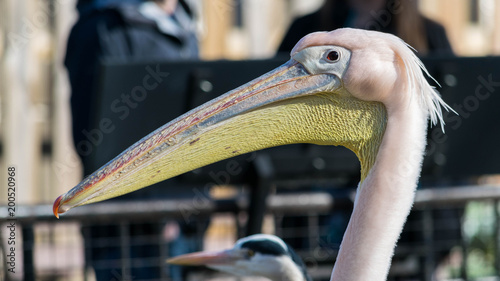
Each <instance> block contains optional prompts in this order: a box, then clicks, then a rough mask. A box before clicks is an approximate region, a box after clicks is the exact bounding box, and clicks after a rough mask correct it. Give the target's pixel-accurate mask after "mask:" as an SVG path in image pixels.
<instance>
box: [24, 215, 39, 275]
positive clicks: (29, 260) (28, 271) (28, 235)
mask: <svg viewBox="0 0 500 281" xmlns="http://www.w3.org/2000/svg"><path fill="white" fill-rule="evenodd" d="M22 237H23V267H24V280H35V276H36V274H35V264H34V261H33V252H34V251H33V250H34V245H33V243H34V242H35V234H34V229H33V225H31V224H25V225H23V226H22Z"/></svg>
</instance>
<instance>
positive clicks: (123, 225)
mask: <svg viewBox="0 0 500 281" xmlns="http://www.w3.org/2000/svg"><path fill="white" fill-rule="evenodd" d="M129 229H130V228H129V224H128V223H127V222H126V221H121V222H120V250H121V259H120V260H121V277H122V278H123V280H126V281H129V280H131V278H132V271H131V257H130V252H131V249H130V247H131V246H130V233H129Z"/></svg>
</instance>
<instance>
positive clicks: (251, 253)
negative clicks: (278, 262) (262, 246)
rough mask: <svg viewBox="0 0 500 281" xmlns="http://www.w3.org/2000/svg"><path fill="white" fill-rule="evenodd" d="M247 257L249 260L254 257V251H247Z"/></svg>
mask: <svg viewBox="0 0 500 281" xmlns="http://www.w3.org/2000/svg"><path fill="white" fill-rule="evenodd" d="M247 255H248V257H249V258H251V257H253V256H255V251H254V250H248V252H247Z"/></svg>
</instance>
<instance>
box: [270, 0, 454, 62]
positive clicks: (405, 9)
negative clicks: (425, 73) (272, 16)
mask: <svg viewBox="0 0 500 281" xmlns="http://www.w3.org/2000/svg"><path fill="white" fill-rule="evenodd" d="M341 27H353V28H361V29H368V30H376V31H382V32H387V33H392V34H394V35H397V36H398V37H400V38H401V39H403V40H404V41H405V42H406V43H408V44H409V45H411V46H412V47H413V48H415V49H416V50H417V51H418V53H419V55H428V54H429V55H436V54H445V55H450V54H453V50H452V47H451V44H450V42H449V40H448V37H447V35H446V31H445V29H444V27H443V26H442V25H441V24H439V23H437V22H435V21H433V20H431V19H429V18H427V17H425V16H424V15H422V14H421V13H420V12H419V10H418V1H416V0H326V1H325V3H324V5H323V6H322V7H321V8H320V9H319V10H318V11H316V12H314V13H312V14H309V15H306V16H303V17H300V18H298V19H296V20H294V21H293V23H292V25H291V26H290V28H289V29H288V32H287V33H286V35H285V37H284V39H283V41H282V43H281V45H280V46H279V49H278V52H290V51H291V50H292V48H293V46H294V45H295V43H297V41H298V40H300V39H301V38H302V37H303V36H305V35H307V34H309V33H311V32H315V31H330V30H334V29H337V28H341Z"/></svg>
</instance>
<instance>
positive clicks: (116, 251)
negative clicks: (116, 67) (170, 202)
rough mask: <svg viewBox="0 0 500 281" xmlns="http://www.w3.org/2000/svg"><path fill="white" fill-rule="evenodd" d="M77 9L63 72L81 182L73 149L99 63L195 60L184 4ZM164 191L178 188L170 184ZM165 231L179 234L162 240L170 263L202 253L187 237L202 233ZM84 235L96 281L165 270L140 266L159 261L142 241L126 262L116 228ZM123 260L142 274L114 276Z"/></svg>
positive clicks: (134, 228) (84, 1)
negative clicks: (176, 257)
mask: <svg viewBox="0 0 500 281" xmlns="http://www.w3.org/2000/svg"><path fill="white" fill-rule="evenodd" d="M76 8H77V10H78V14H79V18H78V21H77V22H76V23H75V25H74V26H73V28H72V30H71V33H70V36H69V38H68V42H67V50H66V57H65V60H64V64H65V66H66V68H67V70H68V74H69V80H70V84H71V111H72V118H73V119H72V124H73V141H74V144H75V147H76V150H77V153H78V155H79V156H80V158H81V160H82V163H83V168H84V175H89V174H91V173H92V172H93V171H92V170H90V169H91V168H90V165H89V161H90V159H88V157H87V153H86V151H83V149H82V148H81V145H80V146H79V143H81V142H82V141H86V139H87V137H86V136H85V133H84V132H89V131H91V130H92V129H93V128H91V126H92V123H91V120H92V119H91V118H92V114H95V113H94V112H93V107H92V106H93V105H92V101H94V100H95V95H96V94H97V93H96V90H97V84H98V82H99V79H100V77H99V76H98V73H99V71H98V70H99V66H100V63H101V62H102V61H106V60H113V61H118V62H120V61H122V62H133V61H145V60H149V61H157V60H163V61H165V60H179V59H190V60H193V59H198V41H197V38H196V34H195V22H194V15H193V11H192V9H191V6H190V5H188V3H187V2H186V1H183V0H157V1H144V0H79V1H78V2H77V5H76ZM169 184H176V182H175V180H174V181H170V182H169ZM174 192H175V191H168V190H162V191H158V190H152V191H150V190H144V191H138V192H134V193H133V194H131V195H126V196H123V197H120V198H119V199H118V200H136V199H150V198H158V197H166V196H169V197H170V198H171V197H175V196H179V194H177V193H175V194H173V193H174ZM197 223H198V222H197ZM203 223H206V222H202V224H203ZM128 227H129V229H128V230H127V231H128V233H129V234H130V239H131V242H132V241H134V240H133V239H134V237H136V238H137V239H139V238H140V237H151V238H154V237H160V235H162V236H165V235H163V234H162V233H164V232H165V231H166V232H172V230H165V229H163V228H164V225H163V224H161V223H157V224H152V223H130V224H128ZM166 227H167V228H170V229H172V228H173V229H176V227H177V229H178V231H174V232H175V233H177V234H176V235H175V237H168V239H166V240H168V241H173V240H174V241H175V243H173V242H172V243H170V246H169V247H168V249H169V251H170V253H171V254H172V255H178V254H182V253H186V252H191V251H193V250H195V251H197V250H200V249H199V245H196V243H195V242H193V239H190V236H191V235H193V236H194V233H195V231H196V229H200V228H203V227H200V226H199V225H196V226H193V225H191V223H189V222H187V223H185V222H180V223H178V224H175V223H174V224H172V223H168V224H167V226H166ZM205 227H206V226H205ZM179 228H180V230H179ZM82 231H83V233H84V237H87V238H90V239H88V240H89V241H87V240H86V241H85V246H86V249H85V254H86V260H87V261H88V262H89V263H90V266H92V267H93V268H94V270H95V274H96V279H97V280H103V281H109V280H121V279H122V278H125V279H126V278H129V277H130V278H132V277H133V279H141V280H143V279H159V278H160V276H161V272H160V271H161V270H163V269H162V268H159V267H158V266H157V265H151V264H147V262H146V261H147V258H154V257H159V256H160V252H159V251H160V247H158V239H147V240H149V241H147V242H146V243H139V244H138V245H135V246H134V245H131V246H130V253H128V254H124V253H122V252H121V249H120V245H119V243H118V242H119V235H120V226H119V225H117V224H113V225H110V224H106V225H104V224H101V225H97V224H94V225H90V226H86V227H83V229H82ZM170 236H171V235H170ZM110 238H111V239H110ZM105 241H107V242H105ZM132 243H133V242H132ZM132 243H131V244H132ZM123 255H124V256H129V257H130V258H132V259H134V258H135V259H136V260H141V261H140V262H139V263H142V265H144V267H141V266H138V267H132V269H131V272H130V274H131V276H128V277H127V276H120V272H121V271H120V269H119V263H118V264H112V260H119V259H120V258H121V257H123ZM142 259H144V262H142ZM146 266H149V268H148V267H146ZM181 275H182V272H181V268H180V267H170V277H171V278H173V280H182V276H181Z"/></svg>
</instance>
